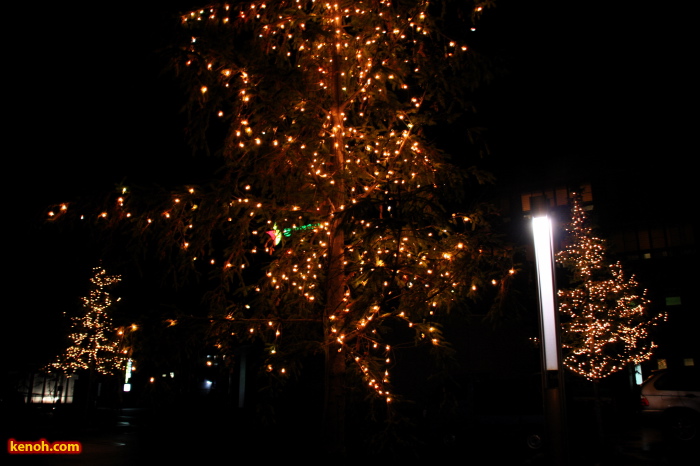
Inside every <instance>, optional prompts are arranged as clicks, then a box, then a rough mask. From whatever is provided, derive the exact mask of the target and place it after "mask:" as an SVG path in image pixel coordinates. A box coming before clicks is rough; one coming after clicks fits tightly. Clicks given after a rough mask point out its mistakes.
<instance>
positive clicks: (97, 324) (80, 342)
mask: <svg viewBox="0 0 700 466" xmlns="http://www.w3.org/2000/svg"><path fill="white" fill-rule="evenodd" d="M93 272H94V275H93V277H92V278H91V279H90V283H91V284H92V287H91V289H90V293H89V295H88V296H85V297H83V298H82V301H83V309H84V310H85V312H84V314H83V315H82V316H80V317H73V318H72V321H73V324H72V332H71V333H70V335H69V339H70V341H71V345H70V346H69V347H68V348H67V349H66V350H65V352H64V353H63V354H61V355H60V356H59V357H58V358H57V359H56V361H54V362H53V363H51V364H50V365H49V366H48V367H47V369H48V370H49V371H53V370H59V371H62V372H64V373H66V374H69V375H72V374H74V373H75V372H77V371H79V370H95V371H97V372H98V373H100V374H113V373H115V372H116V371H119V370H122V369H123V366H124V363H125V356H124V354H125V353H124V351H123V350H121V348H120V342H119V340H118V339H117V338H115V335H117V336H120V337H121V336H123V335H124V330H123V329H119V331H115V329H114V328H113V325H112V318H111V316H110V315H109V310H110V308H111V307H112V305H113V304H114V302H116V301H118V300H119V299H116V300H114V299H113V298H112V297H111V295H110V294H109V292H108V291H107V288H109V287H111V286H113V285H115V284H117V283H118V282H119V281H121V277H119V276H118V275H113V276H110V275H107V272H106V271H105V269H104V268H102V267H96V268H94V269H93Z"/></svg>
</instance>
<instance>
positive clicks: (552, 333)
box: [532, 197, 567, 465]
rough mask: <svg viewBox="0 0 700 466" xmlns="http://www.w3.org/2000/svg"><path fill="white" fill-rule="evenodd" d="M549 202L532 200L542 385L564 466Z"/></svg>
mask: <svg viewBox="0 0 700 466" xmlns="http://www.w3.org/2000/svg"><path fill="white" fill-rule="evenodd" d="M547 207H548V205H547V199H546V198H544V197H537V198H533V199H532V233H533V237H534V245H535V263H536V265H537V286H538V289H539V298H540V299H539V301H540V324H541V344H542V384H543V387H542V388H543V397H544V414H545V422H546V426H545V428H546V430H547V440H548V443H549V446H550V454H551V461H552V464H557V465H564V464H566V463H567V461H566V457H565V444H566V423H565V413H566V411H565V405H564V384H563V382H564V381H563V377H562V370H561V345H560V343H559V315H558V310H557V304H556V285H555V279H554V248H553V245H552V221H551V219H550V218H549V216H548V213H547V210H548V208H547Z"/></svg>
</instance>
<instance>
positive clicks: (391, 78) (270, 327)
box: [55, 0, 510, 451]
mask: <svg viewBox="0 0 700 466" xmlns="http://www.w3.org/2000/svg"><path fill="white" fill-rule="evenodd" d="M486 3H487V2H478V1H477V2H476V3H471V4H470V3H468V2H467V3H464V2H434V3H431V2H428V1H425V0H405V1H404V0H400V1H388V0H369V1H345V0H344V1H338V2H322V1H314V0H310V1H300V0H273V1H267V2H263V1H241V2H230V3H228V4H224V3H222V4H216V5H211V6H207V7H204V8H202V9H198V10H195V11H192V12H189V13H186V14H184V15H182V18H181V22H182V30H183V31H184V36H185V38H186V40H185V42H184V43H183V44H182V45H181V46H179V47H178V48H177V49H176V52H175V57H174V59H173V63H174V67H175V69H176V71H177V73H178V75H179V77H180V78H181V81H182V82H183V83H184V84H185V89H186V92H187V93H188V95H189V99H188V103H187V105H186V109H187V112H188V115H189V121H190V125H189V131H190V135H191V137H192V140H193V142H194V143H196V144H200V145H199V147H201V143H202V142H204V143H206V144H207V145H208V147H210V148H213V149H214V152H217V153H219V154H220V155H221V158H222V159H221V160H222V161H223V162H222V164H223V167H222V169H221V170H220V171H219V176H218V177H217V178H216V180H214V181H212V183H211V184H209V185H207V186H188V187H184V188H182V189H181V190H177V191H174V192H170V193H168V194H166V195H164V196H161V197H159V198H158V197H150V198H149V199H144V198H143V197H138V196H136V195H129V193H128V192H127V191H124V193H123V194H121V193H120V195H119V197H118V198H117V199H116V202H115V204H114V205H112V206H110V207H109V208H108V209H107V210H105V211H104V212H102V213H101V214H100V215H98V216H97V217H98V221H100V222H115V224H120V225H128V226H129V228H132V229H134V230H135V231H137V232H139V234H141V235H142V236H143V237H144V238H149V237H150V238H151V239H153V240H154V241H155V244H157V245H158V246H159V247H160V248H161V251H162V252H163V253H164V254H167V255H168V257H174V256H170V255H169V254H170V253H172V252H177V253H182V254H179V255H178V257H181V258H183V262H182V264H183V265H185V266H190V265H191V264H193V263H194V264H202V263H203V264H204V265H202V266H201V268H200V270H202V269H205V268H208V269H210V270H211V271H214V272H215V275H216V279H217V280H218V281H219V283H220V285H221V286H219V287H217V288H215V289H214V291H213V292H212V293H211V294H210V295H209V299H210V301H209V302H210V304H211V305H212V311H211V312H212V316H211V317H212V322H214V331H215V333H216V334H217V335H219V337H220V339H219V344H220V345H221V346H222V347H223V348H224V350H225V349H226V348H227V347H231V346H233V345H234V344H236V343H237V342H239V341H240V340H242V339H244V338H255V339H258V340H259V341H264V342H265V343H266V345H267V346H266V348H267V360H266V361H265V364H264V367H265V368H266V370H267V371H268V373H269V374H270V376H278V377H285V376H286V374H289V373H290V372H292V370H293V369H294V362H295V361H298V358H296V355H298V354H299V353H300V352H317V353H320V354H323V355H324V360H325V384H324V385H325V403H324V406H325V410H324V411H325V412H324V419H325V426H326V428H325V432H326V433H327V434H328V435H329V437H330V438H329V439H328V444H329V445H330V448H331V449H332V450H335V451H342V449H343V443H344V431H343V426H344V419H345V411H346V395H347V384H348V377H349V376H350V375H351V374H356V375H359V377H360V378H361V380H363V381H364V384H365V385H366V386H367V387H369V388H370V390H371V392H372V393H373V394H374V395H376V396H377V397H378V398H380V399H381V400H383V402H385V403H391V402H392V401H393V400H394V399H395V393H394V391H393V389H392V386H391V382H390V380H391V378H390V377H391V374H390V369H391V368H392V366H393V364H394V359H395V358H394V350H395V346H393V343H398V344H405V343H409V342H410V343H412V344H414V343H415V344H425V345H428V346H435V347H440V345H441V344H442V337H441V331H440V326H439V322H440V319H441V315H444V313H446V312H447V311H448V310H449V309H451V308H454V307H463V306H464V301H465V300H466V299H468V298H472V297H474V296H476V295H477V293H479V291H481V290H483V289H487V290H500V289H503V287H504V286H505V284H504V280H505V279H506V277H507V276H508V271H509V269H510V262H509V259H507V257H506V255H505V254H503V252H502V251H501V250H500V249H499V245H498V242H497V241H496V239H495V238H494V236H493V235H492V234H491V232H490V230H489V228H488V224H487V222H485V216H486V214H485V212H484V211H483V210H480V208H478V207H477V206H476V205H475V204H473V203H466V202H464V203H462V204H460V208H461V209H462V210H461V211H459V212H458V211H453V210H452V208H451V207H450V208H448V207H446V204H445V203H444V202H441V199H445V198H447V199H448V200H449V201H454V200H457V192H458V191H460V190H461V189H462V188H463V187H464V186H466V184H468V183H470V182H474V181H481V178H480V176H481V174H480V173H479V172H478V171H477V170H470V171H469V174H468V175H467V174H465V172H464V171H463V170H460V169H457V168H456V167H455V166H453V165H449V164H448V163H447V161H446V157H445V154H444V153H443V151H442V150H441V148H440V146H439V144H438V143H439V142H440V141H436V137H437V136H436V135H437V134H438V133H437V132H433V133H431V132H430V130H431V128H430V127H431V126H432V125H435V124H436V123H446V122H447V120H448V118H447V117H448V116H451V117H454V116H456V115H457V113H458V112H461V111H465V110H466V109H468V108H469V104H468V97H469V92H470V91H472V90H473V89H474V87H475V86H476V85H477V84H479V82H481V80H482V78H483V76H484V68H483V66H482V63H481V61H480V60H479V59H478V58H477V55H476V54H475V53H473V52H472V51H471V50H470V49H469V44H468V42H467V40H466V39H467V35H468V34H469V32H470V26H471V25H472V24H471V21H472V20H473V18H474V16H475V15H476V14H478V13H479V12H480V11H481V10H482V9H483V7H484V5H485V4H486ZM452 139H453V141H452V142H453V144H454V147H455V148H456V150H457V151H458V152H461V154H458V155H462V154H464V153H466V151H465V150H464V147H463V146H464V145H466V144H468V140H469V134H467V132H464V133H463V134H459V135H453V137H452ZM470 163H471V162H469V164H470ZM462 165H465V164H464V163H462ZM453 205H454V204H453ZM69 210H70V209H68V208H67V207H66V206H64V207H63V208H62V209H61V210H58V211H56V212H55V213H56V214H59V213H65V212H67V211H69ZM490 292H491V293H493V291H490ZM397 329H398V330H400V331H397ZM403 333H406V334H410V335H411V338H410V340H409V341H404V340H401V341H394V340H391V338H389V337H388V335H389V334H392V335H394V337H393V338H394V339H396V337H395V336H396V335H400V334H403Z"/></svg>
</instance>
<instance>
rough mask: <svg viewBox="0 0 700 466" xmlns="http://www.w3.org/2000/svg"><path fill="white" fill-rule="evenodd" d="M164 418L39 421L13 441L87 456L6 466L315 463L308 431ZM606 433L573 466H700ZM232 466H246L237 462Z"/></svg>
mask: <svg viewBox="0 0 700 466" xmlns="http://www.w3.org/2000/svg"><path fill="white" fill-rule="evenodd" d="M157 419H158V420H157V421H154V418H153V417H152V416H150V414H149V413H148V412H146V411H142V410H135V409H131V410H130V409H125V410H121V411H119V412H117V413H116V417H112V418H110V419H108V420H105V421H104V422H103V423H102V424H100V423H98V425H96V426H95V427H93V428H92V429H84V428H80V429H79V428H71V427H70V426H66V425H63V424H60V423H59V424H52V423H50V422H49V423H47V424H45V425H44V426H43V427H41V428H40V429H44V430H43V431H42V432H41V433H37V431H36V429H37V428H36V424H35V421H33V420H31V419H30V420H26V421H27V422H26V423H25V424H24V425H22V426H20V427H19V429H16V430H14V432H12V433H9V435H12V437H14V438H15V439H16V440H37V438H36V437H37V436H42V437H46V438H47V439H49V440H59V439H60V440H78V441H80V442H81V443H82V446H83V452H82V453H81V454H80V455H21V456H20V455H7V454H6V455H5V456H4V458H2V460H0V463H2V464H22V465H25V464H26V465H38V466H54V465H55V466H62V465H71V466H80V465H101V466H117V465H119V466H121V465H133V464H136V465H138V464H164V463H170V462H176V463H183V462H186V463H190V462H191V463H193V464H207V463H209V462H216V464H222V461H221V460H220V458H222V457H229V458H238V459H239V460H242V459H245V458H247V459H254V458H255V457H256V455H259V456H262V457H260V458H258V459H259V460H262V459H263V458H268V459H269V460H273V459H274V460H283V459H285V458H287V459H303V460H304V461H305V465H309V464H315V463H314V462H313V459H312V457H311V456H310V452H309V450H308V445H309V444H313V443H314V442H315V440H314V439H313V438H308V439H307V440H306V442H304V441H302V440H301V439H303V438H305V437H304V432H303V427H302V428H300V429H298V430H297V431H296V432H289V435H288V436H286V437H287V441H286V442H285V441H284V440H282V441H275V437H276V435H274V434H272V433H271V435H269V436H267V435H265V433H264V432H259V431H258V432H255V433H253V432H246V429H245V426H242V428H241V426H237V427H236V426H233V425H230V424H226V423H225V421H224V420H222V419H219V421H214V422H212V419H211V418H210V417H206V418H204V417H201V418H198V417H197V416H196V415H195V416H193V415H192V413H190V414H189V415H188V416H183V417H181V416H178V414H177V413H171V415H170V416H166V417H165V418H162V417H158V418H157ZM222 422H223V423H222ZM32 424H34V426H32ZM10 430H12V429H10ZM604 430H605V432H604V435H605V438H604V440H603V441H602V442H600V441H598V437H597V433H596V432H594V431H593V430H592V429H589V428H586V427H585V426H581V427H580V428H578V429H576V428H574V429H572V432H570V442H569V445H570V448H569V451H570V464H571V466H671V465H679V466H685V465H693V464H695V461H696V459H697V457H698V453H699V452H700V450H699V449H698V445H697V443H695V444H681V443H678V442H673V441H671V440H669V439H668V438H667V437H666V436H665V435H664V434H663V432H662V431H661V430H660V429H659V428H658V427H657V426H654V425H650V424H648V423H643V422H640V421H639V419H636V418H631V419H626V420H623V421H617V422H608V423H607V424H606V426H605V428H604ZM514 432H515V433H514ZM523 432H524V431H523ZM278 435H279V433H278ZM266 437H267V438H266ZM527 440H528V439H527V436H526V435H524V434H522V432H520V431H519V430H518V429H513V428H512V426H505V425H504V424H503V423H499V421H493V420H492V423H491V424H490V425H486V424H480V425H479V426H478V429H477V430H475V431H469V433H466V434H465V433H464V432H463V433H462V434H460V435H457V436H455V437H454V438H452V439H449V440H446V441H445V444H444V445H443V446H442V448H440V450H441V452H442V455H440V454H438V455H437V456H438V457H440V458H441V459H447V458H449V457H454V456H453V455H456V456H458V457H461V458H464V460H465V461H466V462H467V463H470V464H489V465H499V466H500V465H509V464H513V465H518V464H522V465H539V464H546V461H545V459H544V456H543V450H537V449H531V448H529V447H528V445H527ZM530 440H532V439H530ZM409 456H410V455H409ZM443 457H444V458H443ZM263 462H264V463H265V462H267V461H263ZM224 464H226V462H225V461H224ZM232 464H243V463H242V462H241V461H234V462H233V463H232Z"/></svg>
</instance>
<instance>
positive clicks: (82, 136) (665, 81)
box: [1, 0, 698, 367]
mask: <svg viewBox="0 0 700 466" xmlns="http://www.w3.org/2000/svg"><path fill="white" fill-rule="evenodd" d="M612 3H613V2H608V3H603V4H601V3H595V2H554V1H544V2H519V1H515V0H506V1H499V2H497V8H495V9H493V10H489V11H487V12H486V14H485V15H484V17H483V20H482V22H481V23H480V25H479V27H478V28H477V31H475V32H474V33H473V34H474V41H475V44H477V45H476V46H475V48H476V49H478V50H481V51H483V52H484V53H488V54H491V55H492V56H493V57H495V59H497V61H498V63H499V67H500V68H501V69H502V72H500V73H499V75H498V76H496V77H495V78H494V80H493V81H492V82H491V83H490V84H489V85H488V86H487V87H485V88H484V89H483V90H481V91H480V92H479V93H478V94H477V96H476V103H477V105H478V111H479V113H478V118H477V120H476V121H478V122H479V124H481V125H483V126H484V127H485V128H486V133H485V135H486V137H487V140H488V141H489V147H490V155H489V156H488V158H487V159H485V160H483V161H482V162H481V163H482V164H483V166H484V167H486V168H489V169H491V170H493V172H494V173H495V174H496V176H497V178H498V180H499V182H501V183H504V184H507V183H512V182H517V181H521V180H522V179H523V178H529V177H532V178H536V177H537V176H540V175H541V173H542V172H543V171H544V172H547V171H549V170H551V169H552V167H559V168H560V169H561V168H563V169H564V170H565V171H566V170H568V171H578V170H594V171H602V172H605V173H609V174H610V176H614V177H618V178H619V179H620V184H621V186H623V187H624V190H626V191H628V193H629V194H628V201H629V205H630V211H634V212H638V211H639V212H640V214H642V215H658V214H659V213H663V214H664V215H669V214H673V215H676V214H678V215H681V214H684V212H685V214H686V215H687V214H689V213H690V212H689V210H690V209H688V206H689V205H690V202H691V200H694V199H696V196H694V192H693V191H692V190H691V186H692V185H693V182H694V181H695V173H694V166H695V163H694V158H695V157H697V148H696V146H697V145H696V143H695V137H694V136H695V135H694V134H693V130H694V129H695V127H696V124H697V117H696V108H697V103H698V102H697V100H698V99H697V92H696V86H695V85H694V84H695V83H696V82H697V81H698V80H697V78H698V77H697V72H696V71H694V70H693V67H692V63H693V62H694V61H695V60H694V58H695V56H696V52H695V50H694V49H693V47H692V45H693V43H692V41H691V33H692V32H693V30H692V29H691V28H690V24H689V23H690V18H691V15H690V12H689V11H683V9H684V8H686V7H685V6H681V5H678V4H676V5H673V7H671V6H668V7H665V6H664V5H661V4H658V3H657V4H652V3H651V2H632V1H623V2H614V4H612ZM192 4H193V2H163V1H161V2H144V4H143V5H140V6H138V7H131V6H129V7H127V6H124V7H122V6H115V4H114V3H88V2H78V3H71V4H70V5H69V6H66V5H63V4H55V3H54V4H51V5H48V6H42V7H32V8H30V9H22V8H19V7H17V8H16V9H15V10H12V11H11V12H10V13H8V16H6V21H8V22H9V23H10V26H9V27H8V28H6V29H5V36H6V38H5V50H4V52H5V53H4V59H5V62H4V63H5V66H4V75H5V80H4V81H5V83H6V87H5V95H6V97H5V102H6V105H4V110H5V115H6V117H5V124H4V126H3V128H4V134H5V158H4V160H5V169H4V171H3V172H4V175H5V176H4V178H5V182H6V184H5V186H4V195H5V196H4V202H3V207H4V217H3V218H4V222H3V226H4V230H5V234H4V239H5V243H4V246H5V249H6V251H8V254H7V255H6V256H5V257H8V258H9V260H7V261H6V262H5V264H6V270H7V272H6V274H5V276H6V277H9V279H5V280H3V284H4V286H3V288H4V297H5V300H4V308H5V309H4V315H5V319H4V321H3V324H2V326H1V327H2V329H3V336H2V340H3V342H4V343H5V344H6V345H7V350H6V351H3V354H4V355H6V357H7V358H8V359H9V362H10V367H12V366H15V365H21V364H23V363H25V362H26V363H29V364H34V363H41V361H42V358H45V357H47V356H46V354H47V350H46V349H45V348H46V347H47V345H48V346H49V347H51V346H54V347H60V342H61V341H62V340H61V339H62V338H63V337H64V334H63V333H62V334H57V329H61V328H63V327H61V326H64V327H65V326H66V325H67V323H66V322H65V321H63V320H62V319H63V317H62V312H63V311H70V312H73V311H75V310H77V309H78V308H79V305H80V301H79V297H80V296H83V295H84V294H85V293H86V291H87V286H88V279H89V277H90V276H91V267H93V266H94V265H96V263H95V261H96V260H98V259H99V252H98V251H97V250H95V249H93V248H92V247H91V246H90V245H89V244H88V243H87V242H86V241H85V238H83V237H81V236H80V234H77V235H76V236H73V237H71V235H67V234H60V235H57V234H55V233H54V232H53V231H52V230H51V229H47V228H46V226H45V225H44V219H45V214H46V210H47V209H46V208H47V206H49V205H51V204H53V203H57V202H63V201H67V200H72V199H75V198H76V197H80V196H86V195H90V194H94V193H101V192H105V191H107V190H110V189H112V188H113V187H114V186H115V185H116V184H117V183H120V182H121V181H123V180H125V179H126V180H127V181H129V182H132V183H133V182H136V183H150V182H155V183H162V184H167V183H170V182H186V181H188V176H194V177H203V176H205V175H206V174H207V170H208V166H209V165H208V164H207V163H206V162H205V163H204V164H200V163H199V162H198V159H196V158H194V157H192V155H191V151H190V150H189V149H188V148H187V147H186V146H185V144H184V135H183V131H182V129H183V124H184V122H183V119H182V117H181V116H179V115H178V110H179V108H180V106H181V103H182V102H181V100H180V99H181V95H182V94H181V93H180V92H179V90H178V87H177V84H176V83H174V81H173V80H172V79H171V77H169V76H168V75H162V74H161V70H162V68H163V66H164V63H163V60H162V59H161V58H160V56H159V54H158V50H160V49H162V48H163V47H164V46H165V45H166V44H168V41H169V40H170V39H171V38H172V37H174V32H173V31H174V29H175V28H176V27H177V24H178V21H177V13H178V12H179V11H185V10H187V9H188V8H189V7H190V6H191V5H192ZM10 18H11V19H10ZM457 155H459V154H457ZM202 166H203V167H204V168H198V167H202ZM650 202H651V203H650ZM642 205H644V206H653V208H651V209H644V210H643V211H642V209H639V208H638V206H642ZM132 283H133V282H132ZM123 286H124V287H125V286H127V285H126V284H125V285H123ZM117 294H118V293H117ZM132 304H133V303H132ZM48 357H50V355H49V356H48Z"/></svg>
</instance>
